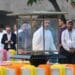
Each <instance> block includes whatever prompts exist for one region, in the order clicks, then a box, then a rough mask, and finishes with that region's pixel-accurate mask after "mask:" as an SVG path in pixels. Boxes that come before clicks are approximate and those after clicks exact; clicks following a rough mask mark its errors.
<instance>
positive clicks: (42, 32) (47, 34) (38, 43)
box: [32, 20, 56, 51]
mask: <svg viewBox="0 0 75 75" xmlns="http://www.w3.org/2000/svg"><path fill="white" fill-rule="evenodd" d="M48 26H49V20H45V21H44V27H43V25H42V26H41V27H40V28H39V29H38V30H37V31H36V32H35V33H34V35H33V40H32V48H33V51H44V50H45V51H49V50H56V47H55V44H54V40H53V37H52V34H51V31H50V30H49V29H48ZM44 43H45V45H44ZM44 46H45V47H44Z"/></svg>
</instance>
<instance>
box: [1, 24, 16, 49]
mask: <svg viewBox="0 0 75 75" xmlns="http://www.w3.org/2000/svg"><path fill="white" fill-rule="evenodd" d="M1 43H2V44H3V45H4V49H6V50H9V49H15V50H16V46H15V44H16V34H14V33H13V32H11V27H10V26H9V25H8V26H6V33H5V34H4V35H3V37H2V40H1Z"/></svg>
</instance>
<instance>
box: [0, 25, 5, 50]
mask: <svg viewBox="0 0 75 75" xmlns="http://www.w3.org/2000/svg"><path fill="white" fill-rule="evenodd" d="M4 33H5V30H3V28H2V24H1V25H0V49H3V48H4V45H3V44H2V43H1V40H2V37H3V34H4Z"/></svg>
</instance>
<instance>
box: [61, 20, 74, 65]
mask: <svg viewBox="0 0 75 75" xmlns="http://www.w3.org/2000/svg"><path fill="white" fill-rule="evenodd" d="M61 43H62V46H63V48H64V49H63V53H62V54H63V55H64V61H63V63H69V64H75V29H74V28H73V22H72V20H68V21H67V29H66V30H64V31H63V32H62V37H61Z"/></svg>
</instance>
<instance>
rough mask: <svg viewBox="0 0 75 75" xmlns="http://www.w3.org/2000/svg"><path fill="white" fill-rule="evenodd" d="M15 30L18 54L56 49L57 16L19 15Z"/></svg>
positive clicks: (48, 51)
mask: <svg viewBox="0 0 75 75" xmlns="http://www.w3.org/2000/svg"><path fill="white" fill-rule="evenodd" d="M17 30H18V31H17V38H18V40H17V42H18V43H17V51H18V54H31V53H32V52H35V53H36V52H37V53H39V54H40V52H41V53H45V52H46V53H50V52H52V51H56V50H58V47H57V44H58V23H57V18H49V17H48V18H42V17H40V16H32V17H30V16H25V17H24V16H21V17H20V18H19V19H18V29H17Z"/></svg>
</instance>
